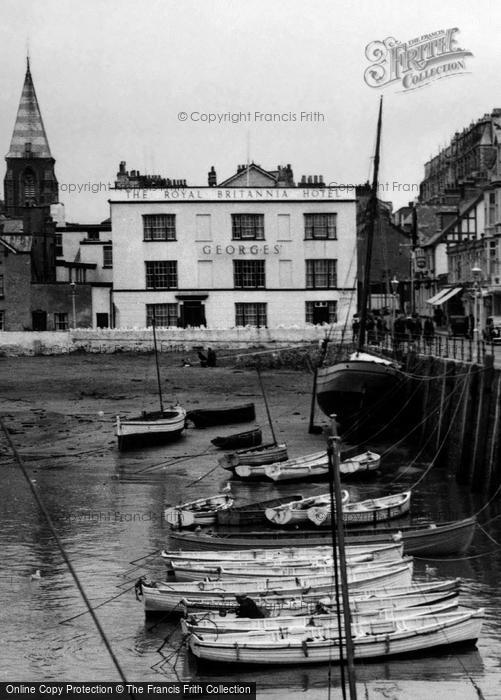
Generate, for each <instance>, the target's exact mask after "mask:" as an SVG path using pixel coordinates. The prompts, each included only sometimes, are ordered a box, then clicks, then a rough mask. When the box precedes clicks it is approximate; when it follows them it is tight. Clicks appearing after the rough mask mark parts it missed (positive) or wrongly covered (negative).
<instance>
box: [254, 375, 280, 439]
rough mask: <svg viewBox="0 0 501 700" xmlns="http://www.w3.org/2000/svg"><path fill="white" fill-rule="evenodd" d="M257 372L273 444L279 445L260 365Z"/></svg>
mask: <svg viewBox="0 0 501 700" xmlns="http://www.w3.org/2000/svg"><path fill="white" fill-rule="evenodd" d="M256 371H257V376H258V379H259V386H260V387H261V393H262V395H263V399H264V405H265V408H266V415H267V416H268V423H269V426H270V431H271V437H272V438H273V444H274V445H276V444H277V438H276V435H275V431H274V430H273V421H272V420H271V413H270V407H269V406H268V399H267V398H266V392H265V390H264V385H263V380H262V378H261V372H260V371H259V365H256Z"/></svg>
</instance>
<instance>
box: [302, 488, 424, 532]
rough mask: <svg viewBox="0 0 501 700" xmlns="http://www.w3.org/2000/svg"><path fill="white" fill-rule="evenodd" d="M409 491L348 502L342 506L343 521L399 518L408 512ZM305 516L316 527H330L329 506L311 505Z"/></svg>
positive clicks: (371, 521) (353, 521) (377, 520)
mask: <svg viewBox="0 0 501 700" xmlns="http://www.w3.org/2000/svg"><path fill="white" fill-rule="evenodd" d="M410 506H411V492H410V491H404V492H403V493H396V494H393V495H391V496H382V497H381V498H368V499H366V500H364V501H358V502H356V503H348V504H347V505H346V506H344V507H343V522H344V524H345V525H362V524H363V525H366V524H370V523H378V522H381V521H384V520H392V519H393V518H400V517H402V515H405V514H406V513H408V512H409V509H410ZM306 515H307V518H308V519H309V520H310V521H311V522H312V523H313V524H314V525H317V526H318V527H330V524H331V513H330V506H328V505H320V506H313V507H312V508H310V509H309V510H308V512H307V514H306Z"/></svg>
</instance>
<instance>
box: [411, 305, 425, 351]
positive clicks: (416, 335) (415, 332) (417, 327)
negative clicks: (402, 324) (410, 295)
mask: <svg viewBox="0 0 501 700" xmlns="http://www.w3.org/2000/svg"><path fill="white" fill-rule="evenodd" d="M422 333H423V326H422V324H421V319H420V318H419V315H418V314H417V313H416V312H414V313H413V314H412V335H411V337H412V340H413V341H414V342H415V343H419V340H420V338H421V335H422Z"/></svg>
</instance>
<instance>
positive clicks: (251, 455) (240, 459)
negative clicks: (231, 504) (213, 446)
mask: <svg viewBox="0 0 501 700" xmlns="http://www.w3.org/2000/svg"><path fill="white" fill-rule="evenodd" d="M288 458H289V456H288V454H287V445H286V444H285V443H283V442H281V443H278V444H276V443H274V442H273V443H268V444H266V445H260V446H259V447H254V448H251V449H248V450H237V451H236V452H227V453H226V454H225V455H223V456H222V457H220V458H219V459H218V463H219V465H220V466H221V467H223V469H228V470H229V471H234V470H235V467H237V466H238V465H239V464H250V465H253V466H255V465H257V464H273V463H274V462H284V461H285V460H287V459H288Z"/></svg>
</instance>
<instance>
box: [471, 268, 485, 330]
mask: <svg viewBox="0 0 501 700" xmlns="http://www.w3.org/2000/svg"><path fill="white" fill-rule="evenodd" d="M471 272H472V274H473V290H474V292H473V293H474V302H473V312H474V313H473V324H474V327H473V337H474V339H475V340H476V341H477V342H478V341H479V340H480V329H481V328H482V288H481V286H480V278H481V276H482V269H481V268H480V267H478V266H477V265H476V266H475V267H472V268H471Z"/></svg>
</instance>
